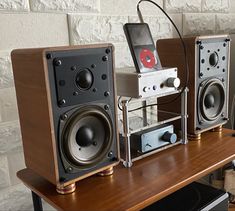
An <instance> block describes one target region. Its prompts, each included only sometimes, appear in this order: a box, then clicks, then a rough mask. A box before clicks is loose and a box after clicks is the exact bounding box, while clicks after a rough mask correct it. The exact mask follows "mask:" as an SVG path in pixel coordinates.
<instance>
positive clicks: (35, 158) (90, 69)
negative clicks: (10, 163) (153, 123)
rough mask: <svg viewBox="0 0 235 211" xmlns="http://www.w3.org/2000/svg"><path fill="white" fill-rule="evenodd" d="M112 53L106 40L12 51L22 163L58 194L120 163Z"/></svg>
mask: <svg viewBox="0 0 235 211" xmlns="http://www.w3.org/2000/svg"><path fill="white" fill-rule="evenodd" d="M113 52H114V48H113V46H112V45H111V44H100V45H89V46H88V45H84V46H75V47H56V48H44V49H43V48H42V49H18V50H14V51H13V52H12V55H11V56H12V64H13V73H14V79H15V87H16V94H17V102H18V109H19V116H20V124H21V131H22V139H23V147H24V156H25V162H26V166H27V167H28V168H30V169H32V170H34V171H35V172H36V173H38V174H39V175H41V176H42V177H44V178H46V179H47V180H48V181H50V182H51V183H53V184H55V185H56V189H57V191H58V192H59V193H61V194H66V193H71V192H73V191H75V188H76V185H75V182H76V181H78V180H81V179H83V178H86V177H88V176H91V175H94V174H97V173H99V174H100V175H102V176H105V175H111V174H112V173H113V167H114V166H115V165H117V164H118V162H119V143H118V136H117V115H116V113H117V110H116V105H117V103H116V91H115V78H114V77H115V74H114V55H113Z"/></svg>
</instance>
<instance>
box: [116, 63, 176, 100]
mask: <svg viewBox="0 0 235 211" xmlns="http://www.w3.org/2000/svg"><path fill="white" fill-rule="evenodd" d="M116 80H117V94H118V96H125V97H133V98H146V97H153V96H158V95H163V94H166V93H171V92H173V91H175V90H176V89H177V88H178V86H179V83H180V81H179V79H178V77H177V68H165V69H162V70H158V71H153V72H148V73H137V72H136V71H135V68H122V69H117V70H116ZM175 82H176V83H175Z"/></svg>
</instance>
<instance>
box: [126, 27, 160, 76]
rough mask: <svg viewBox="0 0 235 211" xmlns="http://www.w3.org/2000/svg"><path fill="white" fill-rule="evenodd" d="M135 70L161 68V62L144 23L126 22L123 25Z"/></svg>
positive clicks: (142, 70)
mask: <svg viewBox="0 0 235 211" xmlns="http://www.w3.org/2000/svg"><path fill="white" fill-rule="evenodd" d="M123 29H124V32H125V35H126V39H127V42H128V45H129V48H130V51H131V55H132V58H133V61H134V64H135V68H136V71H137V72H139V73H144V72H150V71H156V70H161V69H162V66H161V62H160V59H159V56H158V54H157V50H156V47H155V44H154V42H153V38H152V35H151V32H150V29H149V26H148V24H146V23H126V24H125V25H124V27H123Z"/></svg>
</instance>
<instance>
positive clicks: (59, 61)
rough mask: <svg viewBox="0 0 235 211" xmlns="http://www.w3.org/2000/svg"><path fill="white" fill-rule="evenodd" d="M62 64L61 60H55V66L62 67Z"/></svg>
mask: <svg viewBox="0 0 235 211" xmlns="http://www.w3.org/2000/svg"><path fill="white" fill-rule="evenodd" d="M61 64H62V62H61V60H59V59H55V60H54V65H55V66H60V65H61Z"/></svg>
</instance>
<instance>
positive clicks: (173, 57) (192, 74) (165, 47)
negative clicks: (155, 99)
mask: <svg viewBox="0 0 235 211" xmlns="http://www.w3.org/2000/svg"><path fill="white" fill-rule="evenodd" d="M221 36H223V35H221ZM217 37H220V35H218V36H217ZM201 38H202V39H207V38H215V36H208V37H201ZM183 39H184V42H185V47H186V51H187V57H188V64H189V83H188V88H189V92H188V103H187V105H188V106H187V110H188V134H200V133H202V132H204V131H207V130H210V129H213V128H216V127H218V126H220V125H222V124H225V122H223V123H217V124H215V123H212V124H211V126H207V127H206V128H205V129H201V130H196V121H197V101H198V100H197V94H198V91H197V90H198V85H197V82H196V81H197V78H198V75H199V73H198V71H199V70H198V69H199V68H198V67H197V66H198V59H199V58H198V55H197V50H196V46H197V44H196V42H197V40H198V39H200V37H188V38H183ZM156 46H157V50H158V54H159V57H160V60H161V64H162V65H163V66H164V67H177V68H178V77H179V78H180V80H181V86H184V85H185V83H186V72H185V61H184V58H185V56H184V50H183V47H182V43H181V41H180V39H178V38H174V39H160V40H158V41H157V43H156ZM227 98H228V94H226V101H227V100H228V99H227ZM171 99H172V96H170V97H165V98H159V104H161V102H166V101H169V100H171ZM159 108H160V109H162V110H166V111H172V112H177V113H179V112H180V111H181V102H180V98H179V99H178V100H176V101H174V102H173V103H169V104H166V105H160V106H159ZM176 127H177V128H179V125H176Z"/></svg>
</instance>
